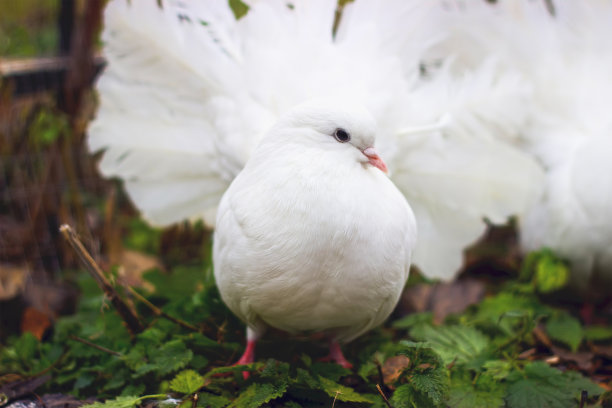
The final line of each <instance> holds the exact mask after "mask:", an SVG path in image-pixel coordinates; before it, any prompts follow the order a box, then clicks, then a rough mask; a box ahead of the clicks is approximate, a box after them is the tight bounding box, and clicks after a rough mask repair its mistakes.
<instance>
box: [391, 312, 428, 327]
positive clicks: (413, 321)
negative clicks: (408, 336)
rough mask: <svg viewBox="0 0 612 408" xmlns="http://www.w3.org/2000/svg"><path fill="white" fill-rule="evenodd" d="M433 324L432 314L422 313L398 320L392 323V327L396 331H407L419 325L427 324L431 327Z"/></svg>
mask: <svg viewBox="0 0 612 408" xmlns="http://www.w3.org/2000/svg"><path fill="white" fill-rule="evenodd" d="M432 323H433V313H432V312H423V313H412V314H409V315H408V316H406V317H403V318H401V319H399V320H396V321H394V322H393V327H395V328H396V329H409V328H411V327H413V326H416V325H420V324H428V325H431V324H432Z"/></svg>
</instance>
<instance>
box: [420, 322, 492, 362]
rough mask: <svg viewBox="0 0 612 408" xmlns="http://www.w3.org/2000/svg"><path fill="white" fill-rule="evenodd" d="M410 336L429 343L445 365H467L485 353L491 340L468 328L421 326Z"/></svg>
mask: <svg viewBox="0 0 612 408" xmlns="http://www.w3.org/2000/svg"><path fill="white" fill-rule="evenodd" d="M410 335H411V336H412V337H414V338H416V339H417V340H422V341H427V343H428V344H430V345H431V347H432V348H433V349H434V350H436V351H437V352H438V353H439V355H440V357H441V358H442V361H443V362H444V364H450V363H451V362H455V363H456V364H465V363H468V362H470V361H472V360H474V359H475V358H477V357H478V356H479V355H480V354H481V353H483V352H484V350H485V349H486V347H487V345H488V344H489V340H488V339H487V337H486V336H485V335H484V334H482V333H481V332H480V331H478V330H477V329H475V328H473V327H467V326H439V327H434V326H419V327H418V329H413V330H412V331H411V332H410Z"/></svg>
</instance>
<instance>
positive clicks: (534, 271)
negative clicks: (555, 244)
mask: <svg viewBox="0 0 612 408" xmlns="http://www.w3.org/2000/svg"><path fill="white" fill-rule="evenodd" d="M569 277H570V271H569V267H568V265H567V263H566V262H565V261H563V260H561V259H559V258H558V257H557V256H556V255H555V254H554V253H553V252H552V251H551V250H550V249H542V250H540V251H536V252H531V253H530V254H528V255H527V258H526V259H525V262H524V264H523V267H522V269H521V278H522V279H524V280H528V279H531V280H532V282H533V283H534V285H535V287H536V288H537V290H538V292H540V293H549V292H554V291H556V290H559V289H561V288H563V287H564V286H566V285H567V283H568V282H569Z"/></svg>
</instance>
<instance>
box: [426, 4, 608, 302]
mask: <svg viewBox="0 0 612 408" xmlns="http://www.w3.org/2000/svg"><path fill="white" fill-rule="evenodd" d="M457 5H458V3H456V4H455V6H457ZM444 9H445V10H446V12H447V14H446V19H444V18H442V19H440V20H439V21H438V23H439V24H438V28H439V29H440V30H444V31H446V32H447V36H446V37H445V38H446V39H447V40H448V41H446V43H445V44H443V43H439V44H438V46H439V47H440V48H444V50H438V53H439V54H442V55H448V54H449V53H452V54H454V60H455V65H454V67H455V69H459V70H460V69H462V68H463V69H470V68H473V67H474V66H475V65H477V64H478V61H479V60H481V59H482V58H492V57H494V58H496V59H497V60H498V61H499V63H498V68H499V70H500V71H501V70H505V71H515V72H518V73H519V74H520V75H521V76H522V78H524V81H525V83H527V84H529V86H530V88H531V89H532V90H533V93H532V99H531V101H530V103H529V112H530V114H529V117H528V120H527V121H526V122H525V123H524V126H523V128H522V129H521V130H520V134H521V140H520V142H518V141H517V140H514V143H515V144H516V145H517V146H521V147H522V148H523V149H524V150H525V151H526V152H529V153H530V154H532V155H533V156H534V157H535V158H536V159H537V160H538V161H539V162H540V163H541V164H542V167H543V168H545V169H546V178H545V184H544V187H543V194H542V196H541V197H540V199H539V200H538V201H536V202H535V204H534V205H533V206H530V207H528V208H527V210H526V211H525V213H523V214H521V215H522V217H521V223H520V229H521V244H522V247H523V250H524V251H530V250H536V249H539V248H542V247H549V248H551V249H553V250H554V251H555V252H557V253H558V254H559V255H561V256H562V257H564V258H566V259H568V260H569V261H570V262H571V269H572V271H573V274H572V284H573V286H574V287H575V288H577V289H578V290H580V291H585V290H589V293H590V296H592V295H593V294H594V293H595V292H599V293H600V294H602V295H605V296H611V295H612V219H611V218H610V216H611V214H612V160H610V154H611V153H612V115H610V107H611V106H612V76H611V75H610V73H611V72H612V43H611V42H610V38H612V2H610V1H602V0H583V1H578V2H574V1H553V2H546V1H536V2H534V1H527V0H503V1H499V2H498V3H497V4H496V5H494V6H492V5H488V4H485V3H484V2H471V3H470V2H461V6H460V7H456V8H455V9H453V8H452V7H450V8H449V4H448V3H446V4H445V7H444ZM451 50H452V51H451ZM517 142H518V143H517Z"/></svg>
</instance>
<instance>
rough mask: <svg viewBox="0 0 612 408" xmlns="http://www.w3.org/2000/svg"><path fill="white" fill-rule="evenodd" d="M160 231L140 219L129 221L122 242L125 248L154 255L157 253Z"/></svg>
mask: <svg viewBox="0 0 612 408" xmlns="http://www.w3.org/2000/svg"><path fill="white" fill-rule="evenodd" d="M160 240H161V231H160V230H159V229H156V228H153V227H151V226H150V225H149V224H147V223H146V222H144V221H143V220H141V219H140V218H134V219H131V220H130V222H129V228H128V232H127V234H126V235H125V237H124V239H123V241H124V244H125V247H126V248H130V249H134V250H136V251H143V252H147V253H149V254H152V255H155V254H157V253H158V252H159V243H160Z"/></svg>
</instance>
